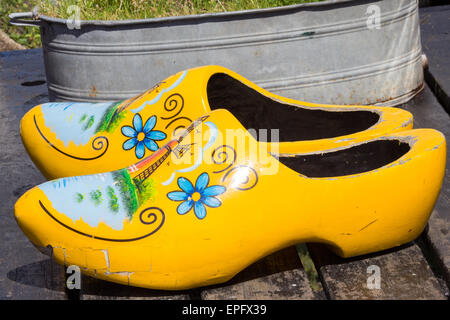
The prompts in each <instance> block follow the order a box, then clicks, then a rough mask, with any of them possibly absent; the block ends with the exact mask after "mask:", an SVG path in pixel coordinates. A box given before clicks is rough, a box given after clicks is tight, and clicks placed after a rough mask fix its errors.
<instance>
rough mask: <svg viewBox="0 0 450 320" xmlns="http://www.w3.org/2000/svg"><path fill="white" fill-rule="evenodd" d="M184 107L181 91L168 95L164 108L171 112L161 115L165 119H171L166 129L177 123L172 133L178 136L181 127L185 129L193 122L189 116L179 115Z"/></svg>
mask: <svg viewBox="0 0 450 320" xmlns="http://www.w3.org/2000/svg"><path fill="white" fill-rule="evenodd" d="M183 108H184V98H183V96H182V95H181V94H179V93H174V94H171V95H170V96H168V97H167V99H166V101H164V110H165V111H167V112H168V113H169V115H168V116H165V117H161V119H163V120H170V121H169V123H168V124H167V125H166V127H165V129H168V128H169V127H171V126H172V125H176V126H175V128H174V129H173V131H172V135H173V136H176V135H177V131H178V130H180V129H185V128H186V127H187V126H188V125H189V124H191V122H192V120H191V119H190V118H188V117H179V116H178V115H179V114H180V113H181V111H182V110H183Z"/></svg>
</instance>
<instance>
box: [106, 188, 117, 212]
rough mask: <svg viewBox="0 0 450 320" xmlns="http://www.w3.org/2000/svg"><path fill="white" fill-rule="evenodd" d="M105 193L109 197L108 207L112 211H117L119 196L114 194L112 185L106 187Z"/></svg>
mask: <svg viewBox="0 0 450 320" xmlns="http://www.w3.org/2000/svg"><path fill="white" fill-rule="evenodd" d="M107 194H108V197H109V208H110V209H111V211H112V212H117V211H119V198H118V197H117V195H116V192H115V191H114V188H113V187H108V190H107Z"/></svg>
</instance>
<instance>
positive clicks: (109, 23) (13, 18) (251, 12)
mask: <svg viewBox="0 0 450 320" xmlns="http://www.w3.org/2000/svg"><path fill="white" fill-rule="evenodd" d="M355 1H357V0H326V1H320V2H309V3H300V4H294V5H287V6H279V7H270V8H262V9H248V10H239V11H224V12H215V13H202V14H192V15H183V16H168V17H158V18H147V19H127V20H79V23H80V26H103V27H114V26H127V25H137V24H161V23H167V22H190V21H192V20H198V21H199V22H202V20H208V19H211V18H213V19H214V18H215V19H220V18H230V17H236V18H246V17H250V16H256V17H257V16H259V15H265V14H271V13H277V14H280V13H289V12H291V11H296V10H300V9H304V8H315V7H319V8H320V7H323V6H332V5H338V4H342V3H346V2H355ZM9 18H10V23H11V24H13V25H26V26H27V25H35V26H38V25H39V24H40V22H41V21H44V22H51V23H59V24H67V21H68V19H62V18H55V17H50V16H46V15H43V14H40V13H39V11H38V10H34V11H31V12H21V13H11V14H9ZM24 18H27V19H32V20H22V19H24Z"/></svg>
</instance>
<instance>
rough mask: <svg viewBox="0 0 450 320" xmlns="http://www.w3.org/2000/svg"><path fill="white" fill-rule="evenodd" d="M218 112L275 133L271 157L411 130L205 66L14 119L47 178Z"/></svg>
mask: <svg viewBox="0 0 450 320" xmlns="http://www.w3.org/2000/svg"><path fill="white" fill-rule="evenodd" d="M218 108H225V109H227V110H229V111H230V112H231V113H233V114H234V116H235V117H236V118H237V119H238V120H239V121H240V122H241V123H242V124H243V125H244V127H245V128H246V129H255V130H256V131H258V130H259V129H279V135H278V136H274V137H268V139H269V140H270V139H272V138H273V139H272V140H273V141H276V142H279V143H276V145H274V146H272V147H273V148H272V150H273V152H275V153H278V152H280V153H287V152H291V151H295V152H299V151H302V152H313V151H315V150H318V149H320V150H325V149H328V148H331V149H333V148H338V147H342V146H345V145H348V144H350V143H355V142H358V141H363V140H367V139H370V138H373V137H376V136H378V135H380V134H385V133H389V132H395V131H401V130H407V129H411V128H412V125H413V118H412V115H411V114H410V113H409V112H407V111H404V110H401V109H396V108H388V107H365V106H364V107H363V106H333V105H321V104H314V103H308V102H302V101H296V100H293V99H288V98H284V97H280V96H278V95H275V94H273V93H270V92H268V91H266V90H264V89H262V88H260V87H258V86H257V85H255V84H254V83H252V82H250V81H249V80H247V79H245V78H244V77H242V76H240V75H238V74H237V73H235V72H233V71H231V70H228V69H226V68H223V67H218V66H205V67H199V68H194V69H189V70H186V71H183V72H180V73H177V74H175V75H173V76H171V77H169V78H167V79H166V80H164V81H162V82H160V83H158V84H157V85H155V86H154V87H152V88H151V89H149V90H148V91H146V92H144V93H143V94H142V95H139V96H136V97H134V98H131V99H128V100H125V101H119V102H107V103H95V104H91V103H77V102H64V103H45V104H42V105H39V106H36V107H34V108H33V109H31V110H30V111H29V112H28V113H27V114H26V115H25V116H24V117H23V119H22V121H21V137H22V140H23V143H24V145H25V148H26V150H27V152H28V153H29V155H30V157H31V159H32V160H33V162H34V163H35V164H36V166H37V167H38V168H39V169H40V171H41V172H42V173H43V174H44V176H46V177H47V178H49V179H54V178H60V177H68V176H76V175H84V174H92V173H99V172H108V171H113V170H117V169H121V168H123V167H126V166H129V165H131V164H133V163H135V162H137V161H139V160H140V159H143V158H145V157H147V156H149V155H151V154H152V153H154V152H155V151H156V150H158V149H159V148H160V147H161V146H163V145H165V144H166V143H167V142H168V141H170V140H171V139H173V138H174V137H176V136H177V135H178V134H180V133H181V132H182V131H183V129H184V128H185V127H186V126H188V125H189V124H190V123H191V122H192V120H194V119H196V118H198V117H200V116H202V115H204V114H206V113H208V112H210V111H211V110H215V109H218Z"/></svg>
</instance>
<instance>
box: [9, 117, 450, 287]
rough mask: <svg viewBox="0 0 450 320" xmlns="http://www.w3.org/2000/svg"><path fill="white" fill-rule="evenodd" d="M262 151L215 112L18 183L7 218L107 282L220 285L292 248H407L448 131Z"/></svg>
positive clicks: (354, 251) (429, 201)
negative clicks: (79, 165)
mask: <svg viewBox="0 0 450 320" xmlns="http://www.w3.org/2000/svg"><path fill="white" fill-rule="evenodd" d="M266 147H267V145H265V144H261V143H258V142H257V141H256V140H255V138H253V136H252V135H250V134H249V133H248V132H247V131H246V130H245V129H244V127H243V126H242V124H241V123H240V122H239V121H238V120H237V119H236V118H235V117H234V116H233V115H232V114H231V113H230V112H228V111H226V110H215V111H213V112H211V113H209V114H207V115H204V116H202V117H201V118H199V119H197V120H196V121H194V122H193V123H192V124H191V125H189V126H188V127H187V129H186V130H185V131H183V132H182V133H181V134H180V136H179V137H178V138H177V140H173V141H170V142H169V143H168V144H166V145H164V146H163V147H162V148H161V149H159V150H158V151H157V152H155V153H154V154H152V155H151V156H150V157H148V158H145V159H143V160H141V161H140V162H137V163H135V164H134V165H131V166H129V167H126V168H124V169H120V170H117V171H112V172H109V173H101V174H95V175H88V176H79V177H70V178H61V179H57V180H53V181H49V182H46V183H43V184H41V185H39V186H37V187H35V188H33V189H31V190H29V191H27V192H26V193H25V194H24V195H23V196H22V197H20V198H19V200H18V201H17V203H16V205H15V218H16V220H17V222H18V224H19V226H20V227H21V229H22V230H23V231H24V233H25V234H26V235H27V236H28V237H29V239H30V240H31V241H32V242H33V243H34V244H35V245H36V246H37V247H47V246H51V247H52V248H53V257H54V258H55V259H56V261H57V262H59V263H64V264H66V265H72V264H74V265H78V266H79V267H80V269H81V271H82V272H84V273H86V274H88V275H91V276H95V277H97V278H100V279H104V280H109V281H113V282H118V283H124V284H129V285H134V286H141V287H147V288H154V289H170V290H173V289H186V288H192V287H197V286H204V285H210V284H216V283H221V282H224V281H227V280H229V279H230V278H232V277H233V276H234V275H235V274H237V273H238V272H239V271H241V270H242V269H244V268H245V267H247V266H248V265H250V264H251V263H253V262H255V261H257V260H259V259H261V258H262V257H264V256H266V255H268V254H270V253H272V252H275V251H277V250H280V249H282V248H285V247H287V246H290V245H293V244H296V243H300V242H322V243H326V244H328V245H330V247H331V248H333V250H334V251H335V252H336V253H338V254H339V255H341V256H343V257H349V256H355V255H361V254H365V253H370V252H374V251H378V250H384V249H387V248H392V247H395V246H398V245H401V244H404V243H406V242H409V241H411V240H413V239H414V238H416V237H417V236H418V235H419V234H420V233H421V232H422V230H423V229H424V227H425V225H426V222H427V219H428V217H429V215H430V213H431V211H432V209H433V206H434V203H435V201H436V198H437V196H438V193H439V190H440V188H441V184H442V180H443V176H444V170H445V159H446V156H445V153H446V143H445V138H444V136H443V135H442V134H441V133H440V132H438V131H435V130H432V129H419V130H408V131H402V132H396V133H391V134H387V135H383V136H381V137H377V138H375V139H372V140H368V141H365V142H362V143H360V144H354V145H351V146H346V147H341V148H338V149H336V150H328V151H315V152H314V153H306V154H305V153H302V152H298V153H292V154H290V155H283V156H282V157H279V158H278V159H277V158H275V157H273V156H271V155H270V154H268V152H267V149H266Z"/></svg>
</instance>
